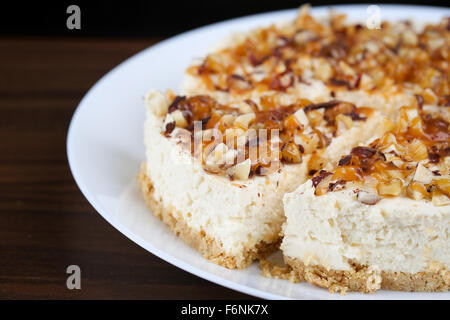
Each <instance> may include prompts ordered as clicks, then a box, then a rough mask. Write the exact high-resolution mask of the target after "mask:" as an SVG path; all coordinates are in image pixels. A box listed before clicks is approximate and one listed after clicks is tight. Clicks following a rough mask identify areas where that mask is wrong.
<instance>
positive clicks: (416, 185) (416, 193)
mask: <svg viewBox="0 0 450 320" xmlns="http://www.w3.org/2000/svg"><path fill="white" fill-rule="evenodd" d="M406 192H407V194H408V195H409V196H410V197H411V198H413V199H415V200H422V199H424V198H426V197H427V196H428V192H427V188H425V186H424V185H423V184H422V183H420V182H417V181H413V182H411V183H410V184H409V186H408V188H406Z"/></svg>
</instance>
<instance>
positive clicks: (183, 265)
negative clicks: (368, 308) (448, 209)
mask: <svg viewBox="0 0 450 320" xmlns="http://www.w3.org/2000/svg"><path fill="white" fill-rule="evenodd" d="M375 4H376V3H375ZM369 5H371V4H370V3H367V4H336V5H325V6H312V7H311V11H312V12H313V14H314V11H315V10H316V11H320V10H325V9H330V8H331V9H336V10H342V11H344V10H346V9H352V10H355V9H357V8H362V7H366V8H367V7H368V6H369ZM378 5H380V6H381V7H384V8H389V9H390V10H401V8H408V9H411V10H423V9H425V10H430V11H434V10H436V11H437V10H439V9H443V10H446V11H448V10H449V8H446V7H442V6H427V5H407V4H383V3H381V4H378ZM297 10H298V8H291V9H283V10H275V11H269V12H263V13H258V14H250V15H245V16H240V17H235V18H232V19H227V20H223V21H218V22H215V23H212V24H208V25H204V26H200V27H197V28H194V29H191V30H188V31H185V32H182V33H179V34H176V35H174V36H172V37H170V38H168V39H165V40H162V41H159V42H157V43H156V44H154V45H150V46H148V47H147V48H145V49H143V50H141V51H139V52H137V53H135V54H133V55H131V56H129V57H127V58H126V59H125V60H123V61H121V62H120V63H119V64H117V65H115V66H114V67H113V68H112V69H110V70H109V71H108V72H106V73H105V74H104V75H102V76H101V77H100V78H99V79H98V80H97V81H96V82H95V84H94V85H93V86H91V87H90V88H89V90H88V91H87V92H86V93H85V94H84V95H83V97H82V99H81V100H80V101H79V103H78V105H77V107H76V108H75V110H74V112H73V114H72V117H71V120H70V123H69V127H68V130H67V135H66V156H67V160H68V164H69V169H70V173H71V174H72V177H73V179H74V180H75V183H76V184H77V186H78V189H79V190H80V191H81V193H82V194H83V196H84V197H85V198H86V200H87V201H88V202H89V204H90V205H91V206H92V207H93V208H94V209H95V211H97V213H98V214H99V215H100V216H101V217H103V219H105V220H106V221H107V222H108V223H109V224H110V225H112V226H113V227H114V228H115V229H116V230H118V231H119V232H120V233H122V234H123V235H125V236H126V237H127V238H128V239H129V240H131V241H133V242H134V243H136V244H137V245H139V246H140V247H142V248H143V249H145V250H146V251H148V252H150V253H151V254H153V255H155V256H157V257H158V258H160V259H162V260H164V261H166V262H168V263H170V264H172V265H174V266H176V267H177V268H179V269H181V270H183V271H186V272H188V273H190V274H192V275H195V276H197V277H200V278H203V279H206V280H208V281H210V282H212V283H215V284H217V285H220V286H224V287H226V288H228V289H231V290H235V291H238V292H241V293H245V294H248V295H251V296H254V297H258V298H263V299H271V300H280V299H282V300H291V299H320V297H315V296H310V297H307V298H306V297H303V298H302V297H300V298H291V297H286V296H281V295H278V294H274V293H270V292H267V291H263V290H260V289H256V288H252V287H250V286H247V285H243V284H240V283H238V282H234V281H232V280H228V279H225V278H221V277H219V276H216V275H214V274H211V273H209V272H207V271H204V270H203V269H201V268H197V267H195V266H192V265H190V264H188V263H187V262H185V261H183V260H181V259H178V258H176V257H174V256H172V255H171V254H169V253H167V252H165V251H163V250H160V249H158V248H156V247H154V246H153V245H151V244H150V243H148V242H146V241H145V240H143V239H141V238H140V237H139V236H137V235H135V234H132V233H131V232H130V231H128V230H127V228H126V227H124V226H122V225H121V224H119V223H115V222H114V221H113V220H114V219H113V218H112V217H111V216H110V215H108V214H106V213H107V212H108V210H107V209H106V208H104V207H103V206H102V205H101V204H100V203H99V202H98V201H97V200H96V199H95V198H94V196H92V195H91V193H90V192H89V187H88V186H87V183H86V182H85V181H84V180H83V179H82V178H81V175H80V174H79V172H78V169H77V168H76V166H75V165H74V163H73V161H74V160H73V159H74V158H73V155H72V150H73V148H72V143H73V136H74V133H73V131H74V129H73V128H74V126H75V125H74V123H76V122H77V119H78V118H79V115H80V113H81V112H82V111H81V110H83V108H84V107H85V106H86V105H87V104H86V101H87V100H88V99H89V97H90V96H91V95H93V94H94V93H95V91H96V89H97V88H98V87H100V86H101V85H102V84H103V83H104V82H105V81H106V80H107V79H108V78H109V77H111V76H112V75H114V74H115V73H117V72H118V71H120V70H121V69H123V68H126V66H127V65H128V64H130V63H132V62H133V61H134V60H136V59H138V58H139V57H140V56H142V55H145V54H146V53H147V52H148V51H150V50H158V49H159V47H162V46H165V45H168V44H169V43H172V42H176V41H178V40H179V39H181V38H183V37H186V36H190V35H192V34H194V33H197V32H201V31H203V30H206V29H210V28H216V27H220V26H222V25H226V24H233V23H236V22H239V21H243V20H247V19H254V18H264V17H265V16H272V15H282V14H290V13H295V11H297ZM344 13H345V12H344ZM273 22H276V20H274V21H273ZM180 241H181V240H180ZM324 290H326V289H324ZM405 294H406V292H405ZM339 298H340V297H339V296H336V297H335V298H334V299H339ZM367 298H370V297H367ZM372 298H373V297H372ZM408 298H409V299H414V297H406V298H401V299H408ZM430 298H432V297H430ZM331 299H333V297H331ZM350 299H351V297H350ZM388 299H389V298H388ZM394 299H395V298H394ZM365 300H367V299H365Z"/></svg>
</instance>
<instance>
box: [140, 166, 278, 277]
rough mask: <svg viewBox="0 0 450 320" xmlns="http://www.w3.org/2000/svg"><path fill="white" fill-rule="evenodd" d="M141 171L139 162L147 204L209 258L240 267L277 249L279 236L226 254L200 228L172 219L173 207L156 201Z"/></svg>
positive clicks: (190, 244) (228, 265) (142, 169)
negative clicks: (271, 241) (273, 239)
mask: <svg viewBox="0 0 450 320" xmlns="http://www.w3.org/2000/svg"><path fill="white" fill-rule="evenodd" d="M145 172H146V165H145V164H142V166H141V170H140V171H139V173H138V183H139V189H140V190H141V193H142V196H143V198H144V200H145V204H146V205H147V207H149V208H150V209H151V211H152V212H153V214H154V215H155V216H156V217H157V218H159V219H160V220H161V221H162V222H164V223H165V224H166V225H167V226H168V227H169V229H170V230H171V231H172V232H173V233H174V234H175V235H177V236H178V237H179V238H181V239H182V240H183V241H184V242H185V243H187V244H188V245H189V246H190V247H192V248H194V249H195V250H197V251H198V252H200V253H201V254H202V255H203V256H204V257H205V258H207V259H209V260H210V261H212V262H214V263H216V264H218V265H221V266H223V267H226V268H228V269H244V268H247V267H248V266H249V265H250V264H252V262H253V261H254V260H257V259H262V258H265V257H267V256H268V255H270V254H271V253H272V252H274V251H275V250H277V249H278V248H279V246H280V243H281V238H280V239H278V241H276V242H273V243H267V242H265V241H260V242H259V243H257V244H256V245H253V246H249V247H247V248H246V250H244V251H243V252H242V254H241V255H239V256H233V255H229V254H227V253H226V252H225V251H224V250H223V248H222V247H221V246H220V243H218V242H217V241H216V240H215V239H214V238H213V237H210V236H208V235H206V234H205V233H204V232H202V231H197V230H193V229H192V228H191V227H189V226H188V224H187V222H186V221H185V220H182V219H175V217H174V215H173V211H174V209H172V208H166V207H165V206H164V205H163V204H162V203H161V202H160V201H158V200H157V199H155V197H154V188H153V184H152V182H151V181H150V178H149V177H148V176H147V175H146V173H145Z"/></svg>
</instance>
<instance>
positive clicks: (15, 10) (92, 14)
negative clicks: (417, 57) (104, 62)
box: [0, 0, 449, 37]
mask: <svg viewBox="0 0 450 320" xmlns="http://www.w3.org/2000/svg"><path fill="white" fill-rule="evenodd" d="M302 3H304V1H298V0H253V1H252V0H238V1H236V0H185V1H171V0H139V1H130V0H128V1H107V0H100V1H74V0H72V1H55V2H46V1H33V2H29V3H28V2H23V1H14V2H10V1H8V3H5V2H3V3H2V4H1V8H0V35H69V34H70V35H71V36H108V37H117V36H121V37H136V36H138V37H143V36H150V37H155V36H157V37H168V36H171V35H174V34H177V33H180V32H183V31H186V30H189V29H192V28H195V27H199V26H202V25H206V24H210V23H213V22H216V21H221V20H225V19H229V18H234V17H239V16H244V15H249V14H254V13H260V12H267V11H273V10H280V9H289V8H296V7H298V6H299V5H301V4H302ZM310 3H312V4H313V5H314V6H318V5H330V4H336V3H342V4H343V3H348V4H350V3H368V4H374V3H377V2H373V1H310ZM380 3H403V4H426V5H434V6H448V3H449V2H448V1H433V0H430V1H423V0H422V1H417V0H406V1H405V0H396V1H382V2H380ZM70 4H76V5H78V6H79V7H80V8H81V23H82V27H81V30H77V31H76V32H73V31H69V30H67V28H66V19H67V16H68V15H67V14H66V8H67V7H68V6H69V5H70Z"/></svg>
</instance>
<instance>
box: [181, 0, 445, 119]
mask: <svg viewBox="0 0 450 320" xmlns="http://www.w3.org/2000/svg"><path fill="white" fill-rule="evenodd" d="M448 24H449V18H447V19H443V20H442V21H440V22H438V23H436V24H434V25H428V26H425V27H423V26H422V27H418V26H417V25H415V24H414V23H413V22H412V21H396V22H392V21H391V22H387V21H384V22H383V23H382V26H381V28H379V29H370V28H367V27H366V26H365V25H364V24H362V23H351V22H348V21H346V18H345V15H343V14H337V13H336V12H333V11H331V13H330V15H329V17H328V18H325V19H317V18H314V17H313V16H312V15H310V13H309V10H308V7H307V6H304V7H302V8H301V9H300V11H299V14H298V16H297V17H296V19H294V20H292V21H286V22H282V23H278V24H273V25H270V26H268V27H260V28H257V29H255V30H252V31H248V32H242V33H237V34H235V35H234V36H233V37H230V38H228V39H226V40H224V41H223V42H222V43H221V44H219V45H218V46H217V48H215V49H214V50H212V51H211V52H210V53H209V54H208V55H207V56H206V57H205V58H204V59H202V60H200V61H196V62H194V63H193V65H192V66H191V67H190V68H188V69H187V73H186V77H185V80H184V82H183V85H182V92H183V94H188V95H197V94H209V95H212V96H214V97H215V98H216V99H218V100H219V101H220V102H223V103H230V102H233V101H236V100H245V99H252V100H253V101H255V102H258V99H259V98H261V96H264V95H266V94H268V95H274V94H276V95H279V96H280V99H285V100H286V101H288V100H296V99H298V97H302V98H307V99H310V100H313V101H326V100H330V99H334V98H336V99H340V100H344V101H348V102H352V103H355V104H356V105H357V106H370V107H373V108H377V109H378V110H381V111H383V112H384V113H386V114H396V112H397V111H398V109H399V108H400V107H402V106H405V105H411V104H412V103H414V99H415V95H421V96H422V97H423V99H424V100H425V103H431V104H437V103H439V101H440V100H442V98H443V97H445V96H446V95H449V94H450V85H449V81H448V72H449V68H450V64H449V62H448V50H449V46H450V30H449V29H448Z"/></svg>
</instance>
